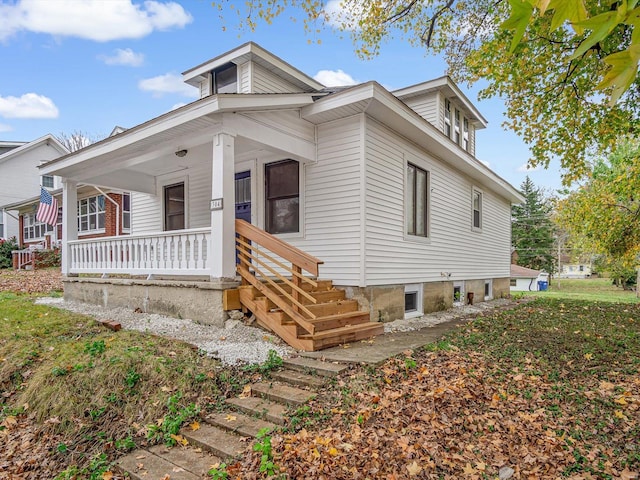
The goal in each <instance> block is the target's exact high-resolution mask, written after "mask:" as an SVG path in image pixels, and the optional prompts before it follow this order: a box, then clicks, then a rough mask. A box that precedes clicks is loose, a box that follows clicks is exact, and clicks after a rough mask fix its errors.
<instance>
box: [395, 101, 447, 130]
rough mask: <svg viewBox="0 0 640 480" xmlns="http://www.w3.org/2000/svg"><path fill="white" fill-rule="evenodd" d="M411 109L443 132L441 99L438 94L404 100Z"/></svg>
mask: <svg viewBox="0 0 640 480" xmlns="http://www.w3.org/2000/svg"><path fill="white" fill-rule="evenodd" d="M404 103H406V104H407V105H408V106H409V107H410V108H411V109H413V110H414V111H415V112H416V113H417V114H418V115H420V116H421V117H422V118H424V119H425V120H426V121H427V122H429V123H430V124H432V125H433V126H435V127H436V128H437V129H439V130H441V131H442V130H443V128H442V121H441V120H440V111H439V108H440V98H439V95H438V93H437V92H431V93H427V94H425V95H418V96H415V97H411V98H408V99H406V100H404Z"/></svg>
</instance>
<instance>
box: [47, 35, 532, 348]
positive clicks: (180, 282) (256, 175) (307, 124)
mask: <svg viewBox="0 0 640 480" xmlns="http://www.w3.org/2000/svg"><path fill="white" fill-rule="evenodd" d="M183 79H184V81H185V82H186V83H187V84H189V85H192V86H193V87H194V88H197V89H199V91H200V97H201V98H200V99H199V100H196V101H194V102H193V103H190V104H188V105H186V106H183V107H181V108H179V109H177V110H173V111H171V112H169V113H166V114H164V115H161V116H159V117H157V118H154V119H151V120H149V121H147V122H145V123H143V124H141V125H138V126H135V127H133V128H130V129H128V130H126V131H123V132H121V133H119V134H117V135H115V136H112V137H109V138H107V139H105V140H103V141H101V142H98V143H96V144H93V145H91V146H89V147H87V148H84V149H83V150H81V151H79V152H76V153H72V154H69V155H67V156H64V157H62V158H59V159H57V160H54V161H52V162H50V163H48V164H47V165H45V166H44V167H43V168H42V172H43V173H45V174H50V175H59V176H61V177H62V178H63V189H64V195H63V198H64V200H63V201H64V208H63V212H64V215H63V228H64V234H63V239H64V241H63V273H64V274H65V275H66V278H65V296H67V297H71V298H76V299H80V300H85V301H94V302H98V303H107V304H110V303H113V304H121V305H127V306H129V307H132V308H135V307H140V308H143V309H146V310H152V311H153V310H155V311H166V312H169V313H173V314H174V315H181V316H187V317H190V318H195V319H197V320H200V321H202V322H208V323H220V322H222V321H224V318H225V313H224V309H230V308H243V309H244V310H249V311H251V312H252V313H254V314H255V315H256V317H257V319H258V322H259V323H261V324H262V325H264V326H266V327H268V328H271V329H272V330H274V331H276V333H278V334H279V335H281V336H282V337H283V338H285V340H287V341H288V342H289V343H290V344H292V345H294V346H297V347H298V348H302V349H316V348H323V347H325V346H328V345H331V344H335V343H338V342H341V341H348V340H353V339H357V338H362V337H364V336H367V335H370V334H372V333H374V334H375V333H380V332H381V328H380V324H379V323H378V322H379V321H387V320H395V319H398V318H403V317H410V316H415V315H421V314H423V313H425V312H430V311H434V310H439V309H444V308H447V307H450V306H452V305H453V304H454V302H455V303H457V304H462V303H464V302H465V301H466V300H467V299H468V298H469V297H470V295H469V294H473V295H471V297H472V298H474V301H476V302H477V301H482V300H485V299H486V300H488V299H491V298H496V297H501V296H506V295H508V294H509V278H510V268H509V265H510V245H511V235H510V231H511V204H512V203H519V202H521V201H523V198H522V196H521V194H520V193H519V192H518V191H517V190H516V189H515V188H514V187H512V186H511V185H510V184H509V183H508V182H506V181H505V180H503V179H502V178H500V177H499V176H498V175H496V174H495V173H494V172H493V171H492V170H491V169H489V168H488V167H486V166H485V165H484V164H483V163H481V162H480V161H478V160H477V159H476V157H475V145H476V130H479V129H482V128H484V127H485V126H486V121H485V119H484V118H483V117H482V115H481V114H480V113H479V112H478V111H477V110H476V108H475V107H474V106H473V104H472V103H471V102H470V101H469V100H468V99H467V98H466V97H465V95H464V94H463V93H462V92H461V91H460V90H459V89H458V88H457V87H456V85H455V84H454V83H453V82H452V81H451V79H449V78H448V77H441V78H438V79H435V80H431V81H428V82H424V83H421V84H419V85H414V86H410V87H407V88H403V89H400V90H397V91H395V92H389V91H387V90H386V89H385V88H384V87H382V86H381V85H380V84H378V83H376V82H374V81H371V82H367V83H363V84H360V85H356V86H352V87H348V88H333V89H332V88H325V87H324V86H323V85H321V84H320V83H318V82H317V81H315V80H313V79H312V78H310V77H309V76H307V75H305V74H304V73H302V72H300V71H299V70H297V69H296V68H294V67H292V66H291V65H289V64H287V63H286V62H284V61H283V60H281V59H280V58H278V57H276V56H275V55H273V54H271V53H269V52H268V51H266V50H264V49H263V48H261V47H260V46H258V45H256V44H255V43H247V44H244V45H242V46H240V47H238V48H236V49H234V50H232V51H230V52H227V53H225V54H223V55H221V56H218V57H216V58H214V59H212V60H208V61H207V62H205V63H202V64H201V65H198V66H196V67H194V68H191V69H189V70H187V71H186V72H184V73H183ZM79 182H81V183H86V184H91V185H98V186H104V187H107V188H114V189H119V190H123V191H131V192H132V195H131V204H132V215H131V235H130V236H128V237H127V238H124V237H121V238H108V239H98V240H78V239H77V238H78V233H77V222H76V219H75V217H76V193H75V192H76V185H77V184H78V183H79ZM237 219H238V220H237ZM236 236H238V239H237V240H236ZM236 246H237V247H238V253H236ZM236 263H238V268H236ZM290 265H291V266H290ZM82 273H91V274H101V275H103V276H106V275H111V274H129V275H132V277H131V278H125V279H123V278H117V279H116V278H111V277H110V278H87V276H82V277H80V278H78V277H74V276H75V275H78V274H82ZM136 275H138V276H146V278H145V277H139V278H138V277H135V276H136ZM167 275H170V276H171V277H166V276H167ZM176 276H177V277H176ZM112 277H113V275H112ZM163 278H165V279H166V278H170V279H169V280H163ZM240 278H241V281H242V283H243V285H242V286H240V288H239V289H235V287H236V286H237V285H238V283H239V280H238V279H240ZM185 279H189V280H191V281H184V280H185ZM274 279H276V280H277V281H275V280H274ZM199 280H206V281H199ZM223 291H227V293H225V294H224V295H223V293H222V292H223ZM274 292H275V293H274ZM345 294H346V297H347V299H345ZM203 295H204V296H203ZM282 298H286V299H287V300H286V302H283V300H282ZM223 300H224V302H223ZM287 302H288V303H287ZM356 317H357V318H356Z"/></svg>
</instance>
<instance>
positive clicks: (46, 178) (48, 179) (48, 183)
mask: <svg viewBox="0 0 640 480" xmlns="http://www.w3.org/2000/svg"><path fill="white" fill-rule="evenodd" d="M40 178H41V183H42V186H43V187H44V188H53V175H42V176H41V177H40Z"/></svg>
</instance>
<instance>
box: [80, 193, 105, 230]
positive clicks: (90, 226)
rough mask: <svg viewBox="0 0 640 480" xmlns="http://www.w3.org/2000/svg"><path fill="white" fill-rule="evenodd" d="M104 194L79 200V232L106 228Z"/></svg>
mask: <svg viewBox="0 0 640 480" xmlns="http://www.w3.org/2000/svg"><path fill="white" fill-rule="evenodd" d="M104 213H105V201H104V195H96V196H95V197H89V198H83V199H82V200H79V201H78V232H81V233H84V232H95V231H99V230H104Z"/></svg>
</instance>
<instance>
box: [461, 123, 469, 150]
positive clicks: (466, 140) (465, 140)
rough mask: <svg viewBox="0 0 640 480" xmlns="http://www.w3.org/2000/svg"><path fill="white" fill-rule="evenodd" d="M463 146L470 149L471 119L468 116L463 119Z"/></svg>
mask: <svg viewBox="0 0 640 480" xmlns="http://www.w3.org/2000/svg"><path fill="white" fill-rule="evenodd" d="M462 148H464V149H465V150H466V151H467V152H468V151H469V119H468V118H466V117H465V118H464V119H463V121H462Z"/></svg>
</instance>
